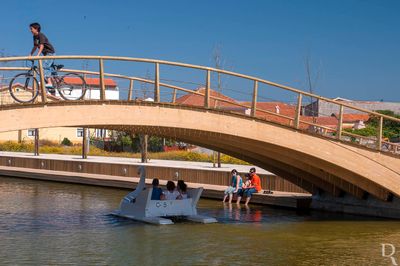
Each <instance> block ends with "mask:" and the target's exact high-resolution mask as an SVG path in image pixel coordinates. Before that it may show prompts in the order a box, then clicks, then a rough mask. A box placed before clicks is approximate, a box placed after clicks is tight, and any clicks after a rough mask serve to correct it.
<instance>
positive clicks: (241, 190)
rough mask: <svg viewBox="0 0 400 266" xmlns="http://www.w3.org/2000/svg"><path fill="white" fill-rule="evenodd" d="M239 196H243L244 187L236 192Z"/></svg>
mask: <svg viewBox="0 0 400 266" xmlns="http://www.w3.org/2000/svg"><path fill="white" fill-rule="evenodd" d="M236 195H237V197H243V189H241V188H239V189H238V191H237V192H236Z"/></svg>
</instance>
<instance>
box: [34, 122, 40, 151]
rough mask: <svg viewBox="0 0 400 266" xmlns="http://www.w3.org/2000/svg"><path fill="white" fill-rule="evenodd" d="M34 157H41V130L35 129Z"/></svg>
mask: <svg viewBox="0 0 400 266" xmlns="http://www.w3.org/2000/svg"><path fill="white" fill-rule="evenodd" d="M34 155H35V156H39V129H38V128H35V149H34Z"/></svg>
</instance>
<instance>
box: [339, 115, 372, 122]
mask: <svg viewBox="0 0 400 266" xmlns="http://www.w3.org/2000/svg"><path fill="white" fill-rule="evenodd" d="M332 116H333V117H335V118H337V119H338V118H339V115H338V114H332ZM368 119H369V115H368V114H343V123H355V122H357V121H364V122H365V121H368Z"/></svg>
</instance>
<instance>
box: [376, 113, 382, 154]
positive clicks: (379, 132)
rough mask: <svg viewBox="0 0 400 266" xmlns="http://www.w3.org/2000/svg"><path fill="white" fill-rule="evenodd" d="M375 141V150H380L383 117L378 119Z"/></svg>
mask: <svg viewBox="0 0 400 266" xmlns="http://www.w3.org/2000/svg"><path fill="white" fill-rule="evenodd" d="M377 135H378V136H377V141H376V149H377V150H378V151H380V150H382V137H383V117H382V116H380V117H379V125H378V130H377Z"/></svg>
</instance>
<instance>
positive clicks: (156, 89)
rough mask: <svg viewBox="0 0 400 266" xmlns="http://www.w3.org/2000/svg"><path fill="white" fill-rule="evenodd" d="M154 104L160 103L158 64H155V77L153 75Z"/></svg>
mask: <svg viewBox="0 0 400 266" xmlns="http://www.w3.org/2000/svg"><path fill="white" fill-rule="evenodd" d="M154 102H156V103H159V102H160V64H159V63H156V64H155V75H154Z"/></svg>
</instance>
